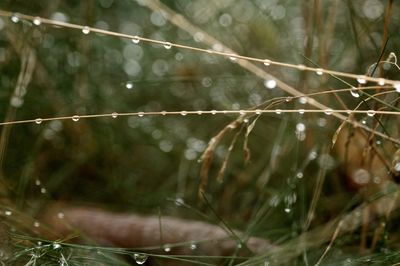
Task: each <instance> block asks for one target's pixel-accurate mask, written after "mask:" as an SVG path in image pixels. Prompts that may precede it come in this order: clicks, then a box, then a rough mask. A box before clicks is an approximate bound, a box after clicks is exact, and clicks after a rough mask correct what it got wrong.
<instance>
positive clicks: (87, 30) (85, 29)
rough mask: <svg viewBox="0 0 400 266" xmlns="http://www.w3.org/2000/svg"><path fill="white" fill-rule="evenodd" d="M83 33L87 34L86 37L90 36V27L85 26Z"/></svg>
mask: <svg viewBox="0 0 400 266" xmlns="http://www.w3.org/2000/svg"><path fill="white" fill-rule="evenodd" d="M82 33H83V34H85V35H87V34H89V33H90V28H89V27H88V26H84V27H83V28H82Z"/></svg>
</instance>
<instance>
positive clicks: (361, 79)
mask: <svg viewBox="0 0 400 266" xmlns="http://www.w3.org/2000/svg"><path fill="white" fill-rule="evenodd" d="M357 82H358V83H360V84H366V83H367V79H366V77H365V76H358V77H357Z"/></svg>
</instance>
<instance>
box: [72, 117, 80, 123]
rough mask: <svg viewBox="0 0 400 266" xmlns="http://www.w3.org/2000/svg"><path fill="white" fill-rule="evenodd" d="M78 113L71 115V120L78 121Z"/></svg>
mask: <svg viewBox="0 0 400 266" xmlns="http://www.w3.org/2000/svg"><path fill="white" fill-rule="evenodd" d="M79 118H80V117H79V115H74V116H73V117H72V121H74V122H78V121H79Z"/></svg>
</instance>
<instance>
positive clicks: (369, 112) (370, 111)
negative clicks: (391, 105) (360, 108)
mask: <svg viewBox="0 0 400 266" xmlns="http://www.w3.org/2000/svg"><path fill="white" fill-rule="evenodd" d="M367 115H368V116H371V117H372V116H374V115H375V111H374V110H368V111H367Z"/></svg>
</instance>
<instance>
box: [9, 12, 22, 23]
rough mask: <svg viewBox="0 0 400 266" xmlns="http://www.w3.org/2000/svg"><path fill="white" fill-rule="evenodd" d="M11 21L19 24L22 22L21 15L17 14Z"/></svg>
mask: <svg viewBox="0 0 400 266" xmlns="http://www.w3.org/2000/svg"><path fill="white" fill-rule="evenodd" d="M10 19H11V21H12V22H14V23H18V22H19V20H20V19H19V14H17V13H15V14H13V15H12V16H11V18H10Z"/></svg>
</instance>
